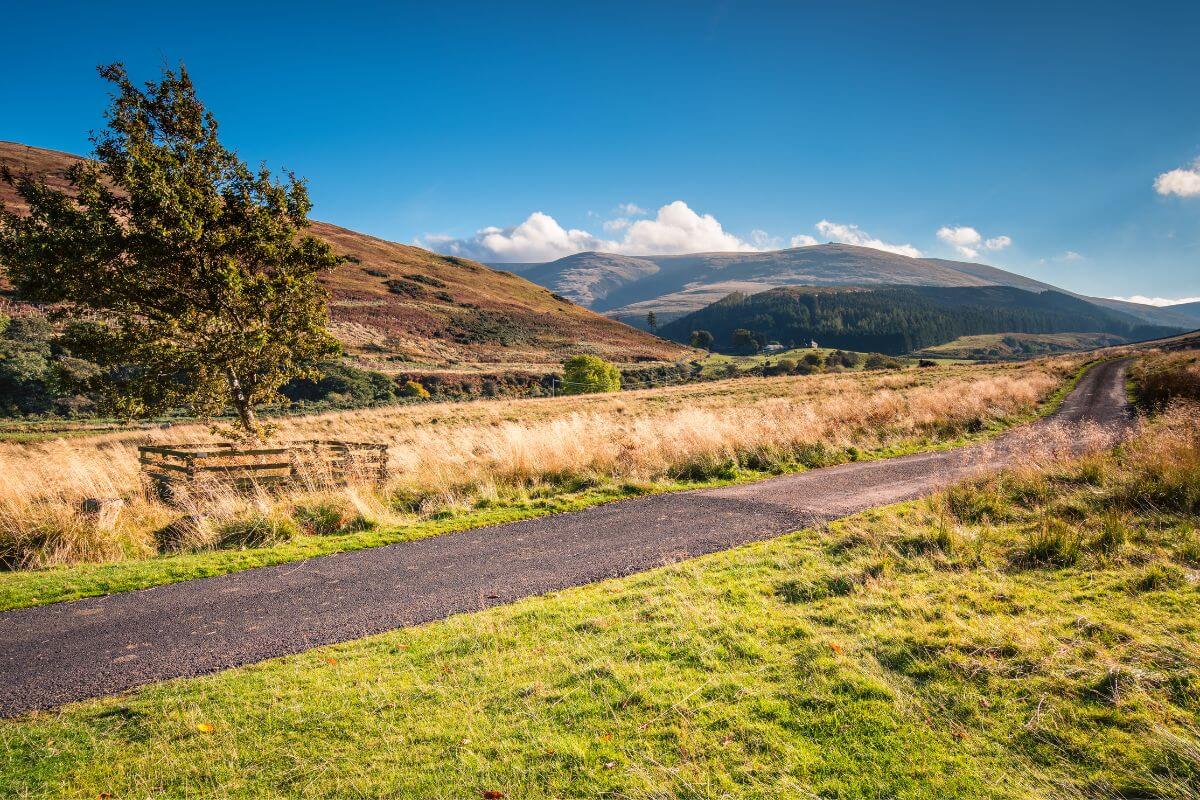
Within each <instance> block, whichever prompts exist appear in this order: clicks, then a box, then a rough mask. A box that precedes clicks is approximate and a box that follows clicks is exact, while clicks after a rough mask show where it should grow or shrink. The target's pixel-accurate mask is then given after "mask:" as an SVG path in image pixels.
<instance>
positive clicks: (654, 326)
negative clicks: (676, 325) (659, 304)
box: [646, 311, 658, 333]
mask: <svg viewBox="0 0 1200 800" xmlns="http://www.w3.org/2000/svg"><path fill="white" fill-rule="evenodd" d="M646 327H647V328H649V329H650V332H651V333H658V315H657V314H655V313H654V312H653V311H650V312H648V313H647V314H646Z"/></svg>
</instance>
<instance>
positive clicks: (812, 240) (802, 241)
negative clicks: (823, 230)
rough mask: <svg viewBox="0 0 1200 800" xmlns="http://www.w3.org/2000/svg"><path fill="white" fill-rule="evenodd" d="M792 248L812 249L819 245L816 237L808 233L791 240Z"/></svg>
mask: <svg viewBox="0 0 1200 800" xmlns="http://www.w3.org/2000/svg"><path fill="white" fill-rule="evenodd" d="M790 244H791V246H792V247H812V246H813V245H814V244H817V239H816V237H815V236H809V235H808V234H807V233H798V234H796V235H795V236H793V237H792V239H791V243H790Z"/></svg>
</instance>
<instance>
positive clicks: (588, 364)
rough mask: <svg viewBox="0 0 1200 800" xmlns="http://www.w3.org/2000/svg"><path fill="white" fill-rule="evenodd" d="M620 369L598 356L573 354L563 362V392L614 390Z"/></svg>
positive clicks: (619, 387) (618, 387) (588, 392)
mask: <svg viewBox="0 0 1200 800" xmlns="http://www.w3.org/2000/svg"><path fill="white" fill-rule="evenodd" d="M620 389H621V371H620V370H619V369H617V367H616V365H615V364H610V363H609V362H607V361H605V360H604V359H603V358H600V357H599V356H575V357H574V358H569V359H567V360H566V361H565V362H564V363H563V394H591V393H594V392H616V391H620Z"/></svg>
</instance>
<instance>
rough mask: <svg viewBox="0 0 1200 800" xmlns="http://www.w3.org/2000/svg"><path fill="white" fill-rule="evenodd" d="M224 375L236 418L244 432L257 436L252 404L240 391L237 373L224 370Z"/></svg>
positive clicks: (256, 422) (256, 421) (240, 385)
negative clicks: (227, 382)
mask: <svg viewBox="0 0 1200 800" xmlns="http://www.w3.org/2000/svg"><path fill="white" fill-rule="evenodd" d="M225 377H226V378H227V379H228V381H229V398H230V400H231V401H232V402H233V408H234V410H235V411H237V415H238V420H239V421H240V422H241V423H242V427H243V428H245V430H246V433H247V434H249V435H250V436H253V437H254V438H256V439H257V438H258V420H256V419H255V417H254V406H252V405H251V404H250V401H249V400H248V399H247V397H246V393H245V392H244V391H242V382H241V381H239V380H238V377H237V375H236V374H235V373H234V371H233V370H231V369H229V370H226V371H225Z"/></svg>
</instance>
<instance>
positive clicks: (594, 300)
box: [518, 242, 1200, 327]
mask: <svg viewBox="0 0 1200 800" xmlns="http://www.w3.org/2000/svg"><path fill="white" fill-rule="evenodd" d="M581 256H582V257H584V258H581ZM629 261H634V262H637V263H639V264H641V265H643V266H642V268H641V269H640V270H638V271H629V270H628V269H624V270H623V269H620V268H617V267H616V264H618V263H621V264H626V263H628V262H629ZM518 266H519V268H520V270H521V274H522V275H524V276H526V277H528V278H529V279H530V280H532V281H534V282H535V283H539V284H541V285H543V286H547V287H549V288H551V289H552V290H553V291H555V292H557V293H559V294H562V295H563V296H565V297H569V298H571V299H573V300H575V301H576V302H579V303H581V304H583V305H587V306H589V307H591V308H593V309H595V310H597V311H600V312H602V313H604V314H607V315H608V316H611V317H614V318H617V319H626V320H629V321H632V322H634V323H637V322H638V321H639V320H641V319H643V318H644V317H645V316H646V314H647V313H648V312H651V311H653V312H654V313H655V314H656V315H657V316H658V318H659V320H660V321H669V320H672V319H677V318H679V317H681V316H683V315H684V314H688V313H691V312H693V311H697V310H699V309H701V308H704V307H705V306H707V305H710V304H712V303H714V302H717V301H718V300H720V299H721V298H723V297H725V296H726V295H728V294H730V293H732V292H747V293H754V292H759V291H767V290H770V289H773V288H777V287H781V286H816V285H893V286H902V285H911V286H1013V287H1016V288H1019V289H1025V290H1027V291H1038V292H1041V291H1057V292H1061V293H1063V294H1067V295H1070V296H1073V297H1077V298H1080V299H1082V300H1086V301H1087V302H1089V303H1092V304H1094V305H1097V306H1101V307H1104V308H1108V309H1110V310H1114V311H1120V312H1123V313H1126V314H1131V315H1133V316H1135V317H1137V318H1139V319H1141V320H1142V321H1144V322H1147V323H1151V324H1156V325H1174V326H1178V327H1187V326H1189V325H1191V326H1196V325H1200V309H1197V310H1195V311H1191V310H1188V309H1184V310H1173V309H1172V308H1171V307H1169V306H1168V307H1158V306H1149V305H1142V304H1138V303H1129V302H1126V301H1121V300H1110V299H1107V298H1097V297H1090V296H1087V295H1082V294H1079V293H1077V292H1071V291H1067V290H1065V289H1061V288H1059V287H1057V286H1054V285H1053V284H1050V283H1046V282H1045V281H1040V280H1037V279H1035V278H1029V277H1027V276H1024V275H1020V274H1018V273H1015V272H1010V271H1008V270H1004V269H1001V268H999V267H994V266H991V265H988V264H982V263H977V262H966V261H953V260H949V259H940V258H911V257H909V256H905V255H900V254H898V253H889V252H886V251H882V250H875V249H873V248H869V247H861V246H858V245H847V244H838V243H832V242H831V243H828V244H819V245H810V246H807V247H798V248H788V249H784V250H770V251H759V252H752V253H744V252H728V253H691V254H685V255H666V256H661V255H655V256H623V255H618V254H612V253H596V252H592V253H584V254H575V255H573V256H566V257H564V258H562V259H557V260H555V261H550V262H545V263H541V264H521V265H518ZM654 267H657V269H654ZM597 289H599V291H597Z"/></svg>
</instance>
